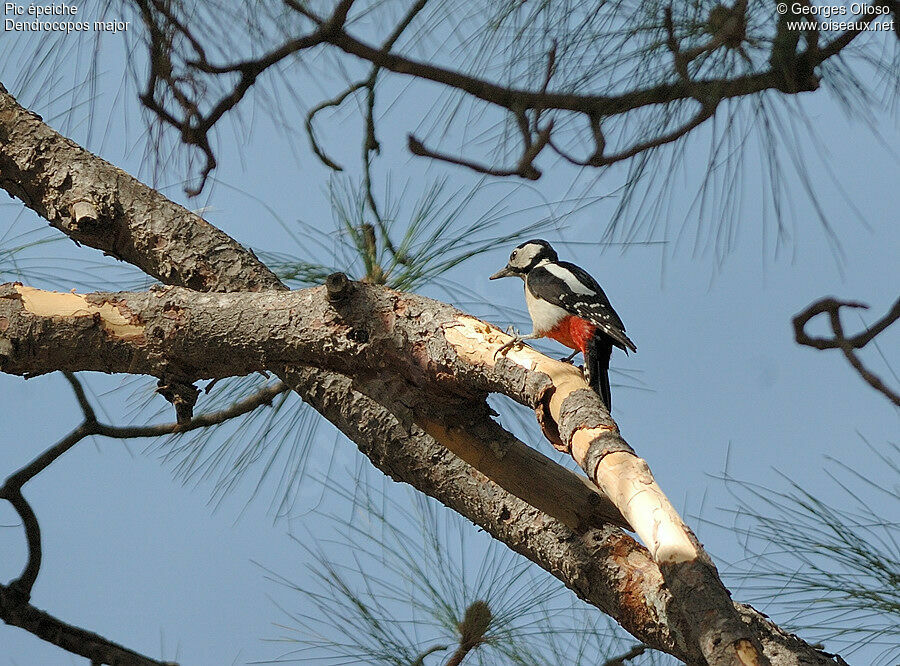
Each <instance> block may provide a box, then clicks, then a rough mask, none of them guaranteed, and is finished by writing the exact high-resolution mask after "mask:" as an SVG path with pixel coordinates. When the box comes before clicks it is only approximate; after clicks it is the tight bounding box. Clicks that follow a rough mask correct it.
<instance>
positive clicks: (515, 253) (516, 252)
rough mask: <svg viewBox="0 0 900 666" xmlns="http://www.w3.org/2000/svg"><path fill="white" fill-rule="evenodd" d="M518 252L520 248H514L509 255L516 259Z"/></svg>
mask: <svg viewBox="0 0 900 666" xmlns="http://www.w3.org/2000/svg"><path fill="white" fill-rule="evenodd" d="M517 254H519V251H518V250H513V252H512V254H511V255H509V258H510V259H515V258H516V255H517Z"/></svg>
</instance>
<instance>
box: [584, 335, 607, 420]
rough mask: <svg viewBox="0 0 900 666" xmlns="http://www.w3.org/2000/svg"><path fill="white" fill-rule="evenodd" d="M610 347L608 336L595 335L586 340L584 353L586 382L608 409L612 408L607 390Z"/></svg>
mask: <svg viewBox="0 0 900 666" xmlns="http://www.w3.org/2000/svg"><path fill="white" fill-rule="evenodd" d="M612 348H613V346H612V342H611V341H610V339H609V338H608V337H606V336H601V335H595V336H593V337H592V338H591V339H590V340H588V343H587V349H586V350H585V351H586V353H585V355H584V367H585V369H586V370H587V375H588V384H590V386H591V388H592V389H594V390H595V391H596V392H597V393H599V394H600V397H601V398H603V403H604V404H605V405H606V409H608V410H612V397H611V395H610V391H609V359H610V357H611V356H612Z"/></svg>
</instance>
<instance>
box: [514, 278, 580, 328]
mask: <svg viewBox="0 0 900 666" xmlns="http://www.w3.org/2000/svg"><path fill="white" fill-rule="evenodd" d="M525 304H526V305H527V306H528V314H529V315H531V323H532V325H533V326H534V334H535V335H544V334H545V333H547V331H549V330H550V329H552V328H553V327H554V326H556V325H557V324H558V323H559V322H560V321H562V320H563V319H564V318H565V317H567V316H568V315H569V313H568V312H566V311H565V310H563V309H562V308H561V307H559V306H558V305H553V303H549V302H547V301H545V300H542V299H540V298H535V297H534V296H532V295H531V292H530V291H528V287H526V288H525Z"/></svg>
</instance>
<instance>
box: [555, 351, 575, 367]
mask: <svg viewBox="0 0 900 666" xmlns="http://www.w3.org/2000/svg"><path fill="white" fill-rule="evenodd" d="M578 353H579V352H578V350H577V349H576V350H575V351H573V352H572V353H571V354H569V355H568V356H566V357H565V358H561V359H559V360H560V361H562V362H563V363H572V361H573V360H574V359H575V357H576V356H577V355H578ZM572 364H573V365H574V363H572Z"/></svg>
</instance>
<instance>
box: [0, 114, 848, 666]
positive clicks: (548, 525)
mask: <svg viewBox="0 0 900 666" xmlns="http://www.w3.org/2000/svg"><path fill="white" fill-rule="evenodd" d="M9 101H10V100H9V99H6V98H0V103H3V102H6V103H8V102H9ZM12 103H13V104H14V100H13V101H12ZM3 120H4V115H3V112H2V107H0V131H3V130H2V125H3ZM22 140H23V141H25V142H27V141H28V137H22ZM65 143H66V145H65V146H64V147H63V146H60V147H59V148H58V150H59V151H60V152H61V153H62V152H65V151H66V150H69V151H75V152H77V151H79V150H80V149H78V148H77V147H76V146H73V145H72V144H71V143H68V142H65ZM54 166H55V167H56V168H63V169H64V168H65V162H57V163H55V164H54ZM32 168H33V169H34V171H33V172H32V173H29V176H30V177H31V178H33V179H38V180H39V179H40V178H41V177H42V173H43V172H42V165H41V164H32ZM20 175H21V176H22V177H24V176H23V175H22V174H20ZM78 176H79V174H77V173H75V174H73V180H75V181H78V180H79V177H78ZM44 185H45V187H44V189H43V190H42V191H41V195H42V196H45V197H47V198H48V200H53V199H54V197H56V200H58V199H59V198H60V197H64V196H66V195H67V190H66V188H65V187H62V188H56V187H48V186H47V181H44ZM73 185H88V186H92V183H90V181H89V180H88V182H87V183H79V182H75V183H73ZM123 194H126V193H119V195H120V196H122V195H123ZM142 196H145V197H146V196H148V193H147V192H145V193H142ZM123 198H125V199H126V201H124V202H123V203H125V204H127V203H128V202H127V196H124V197H123ZM157 205H158V206H159V207H160V208H162V209H163V211H161V212H162V213H163V214H164V215H165V216H166V217H167V218H168V219H169V224H170V225H171V227H170V234H171V237H177V238H183V237H184V236H187V237H188V238H190V236H191V232H192V227H193V226H194V225H196V224H197V223H198V222H197V220H199V218H193V217H187V218H185V217H183V216H180V215H178V214H173V213H172V212H171V211H172V210H173V209H174V210H181V209H178V208H177V207H174V205H172V204H170V203H169V204H167V203H166V201H165V199H164V198H162V197H159V200H158V201H157ZM111 222H112V225H111V228H110V230H109V233H108V234H107V240H108V241H110V242H111V241H113V240H114V239H115V238H116V227H115V225H123V226H125V227H126V228H129V231H130V232H131V233H134V234H137V235H141V234H142V233H145V230H143V229H142V228H141V227H142V225H146V224H147V223H148V220H147V219H146V218H142V219H129V218H128V217H125V218H123V219H117V218H113V219H112V220H111ZM200 222H202V221H200ZM202 224H204V225H205V224H206V223H205V222H202ZM158 240H159V242H162V243H165V242H169V243H172V242H173V241H172V240H171V238H170V239H165V238H159V239H158ZM191 240H192V241H193V242H192V244H190V245H189V247H190V250H191V252H192V253H194V255H195V256H197V257H202V254H203V252H204V251H205V250H206V249H209V248H205V247H204V243H205V242H208V241H209V240H210V237H209V236H199V237H196V238H191ZM229 240H230V239H229ZM181 242H184V241H181ZM232 243H233V241H232ZM175 244H176V245H177V243H175ZM235 245H236V244H235ZM142 247H143V248H144V249H145V252H146V254H145V255H144V256H142V257H140V258H139V261H141V262H142V263H143V264H145V265H148V266H149V267H150V268H151V271H157V272H158V270H159V269H158V267H157V264H158V262H160V261H162V260H163V259H164V257H162V256H161V255H160V254H158V253H155V252H153V251H152V249H151V248H147V247H146V246H142ZM174 249H175V250H177V251H183V250H184V248H180V247H177V248H174ZM183 256H184V255H183ZM247 258H250V259H251V263H252V260H255V257H252V255H250V254H249V253H248V254H247V255H246V256H245V257H244V259H247ZM184 261H185V262H186V263H187V264H189V265H188V266H184V267H182V271H187V270H189V269H190V268H191V266H190V264H191V261H192V257H191V256H185V257H184ZM216 268H217V269H218V270H217V271H214V272H213V273H212V274H210V275H209V276H208V277H209V279H208V281H207V282H206V284H205V286H204V288H206V289H216V290H220V291H224V290H229V289H241V288H246V285H247V284H249V283H244V276H243V275H242V271H241V270H233V267H229V266H226V265H224V264H217V265H216ZM259 270H261V268H260V267H253V270H252V271H250V274H251V275H258V274H259ZM183 274H185V273H184V272H182V273H175V272H170V273H169V278H170V279H171V281H172V282H173V283H176V284H177V283H178V280H179V276H180V275H183ZM278 286H280V285H278V284H277V281H276V287H275V288H277V287H278ZM257 288H258V287H257ZM361 293H363V294H365V293H369V292H368V291H363V292H361ZM268 296H269V295H266V297H268ZM401 296H405V295H401ZM415 298H418V297H415ZM7 300H8V299H7ZM401 314H402V313H398V312H393V313H392V314H391V317H389V321H392V320H393V319H395V318H397V317H398V316H399V315H401ZM401 318H402V317H401ZM101 319H102V316H101ZM113 320H115V317H113ZM373 323H374V324H375V326H374V327H373V326H371V324H373ZM382 323H386V322H382ZM369 324H370V326H369V327H370V328H375V329H378V322H369ZM129 325H131V324H130V323H129ZM135 325H136V324H135ZM344 325H346V322H345V324H344ZM116 326H118V324H117V323H116V322H115V321H113V328H114V329H115V327H116ZM357 328H359V327H358V326H357ZM454 328H462V329H465V325H463V326H462V327H454ZM124 330H125V331H126V332H127V330H128V329H124ZM448 330H449V329H446V330H445V331H444V335H445V336H446V334H447V332H448ZM460 334H461V335H463V336H464V337H465V330H463V331H461V332H460ZM478 335H481V336H487V337H492V338H495V340H494V342H492V343H489V344H484V341H483V340H482V341H480V342H477V344H476V346H479V345H480V348H481V351H482V352H483V353H487V354H488V355H489V354H491V353H492V352H493V350H494V349H496V348H497V347H498V346H499V345H500V344H501V342H502V341H505V340H506V339H507V338H506V336H503V335H502V334H500V333H499V332H492V331H491V329H489V330H488V331H487V332H485V331H482V332H480V333H478ZM337 342H338V344H342V343H341V341H337ZM119 343H121V339H117V340H116V341H115V342H113V343H111V344H113V345H115V344H119ZM426 349H427V345H426ZM421 352H422V350H418V351H416V353H415V354H413V358H412V359H410V360H409V361H408V362H407V363H406V364H405V365H404V366H402V367H405V368H406V369H407V370H409V369H410V368H411V369H413V370H414V371H416V372H422V366H421V364H420V362H421V360H422V353H421ZM529 353H533V352H529V351H528V350H521V351H520V352H515V353H514V354H529ZM514 354H511V355H510V356H513V355H514ZM426 356H427V354H426ZM535 356H536V357H540V355H535ZM540 358H543V357H540ZM548 361H549V360H548ZM500 363H501V364H510V363H512V364H513V365H517V363H516V362H514V361H510V360H506V359H501V361H500ZM470 365H471V363H470ZM425 366H426V367H425V369H428V364H427V363H426V364H425ZM416 368H419V370H416ZM433 370H434V368H430V371H433ZM513 370H514V368H509V367H505V368H502V369H501V370H500V371H497V370H494V369H490V368H485V367H478V368H476V367H470V368H469V371H470V372H471V373H472V375H473V377H481V378H482V379H484V378H491V379H490V381H488V382H487V384H491V383H492V382H494V381H499V380H497V377H501V379H502V377H507V378H511V377H514V376H516V372H518V371H515V372H514V371H513ZM570 370H571V368H570ZM561 372H562V371H561ZM464 374H465V373H464ZM538 374H543V373H536V372H532V373H531V375H532V376H536V375H538ZM282 375H283V378H284V379H285V380H286V381H287V382H288V384H289V385H290V386H292V387H293V388H294V389H295V390H297V392H298V393H300V395H302V396H303V397H304V399H305V400H307V401H308V402H310V403H311V404H313V406H315V407H316V409H318V410H319V411H320V412H321V413H323V414H324V415H326V416H327V418H328V419H329V420H330V421H332V423H335V424H336V425H337V426H338V427H339V428H340V429H341V430H342V431H343V432H344V433H345V434H347V435H348V436H349V437H350V438H351V439H353V440H354V441H355V442H356V443H357V444H358V445H359V446H360V448H361V449H362V450H363V452H364V453H366V455H367V456H369V458H370V459H371V460H372V461H373V463H374V464H375V465H376V466H378V467H379V468H380V469H382V470H383V471H385V472H386V473H388V474H389V475H391V476H393V477H394V478H397V479H398V480H403V481H407V482H409V483H412V484H413V485H415V486H416V487H417V488H419V489H420V490H422V491H423V492H427V493H428V494H430V495H432V496H433V497H436V498H437V499H439V500H440V501H442V502H444V503H445V504H447V505H448V506H451V507H452V508H454V509H456V510H457V511H459V512H460V513H462V514H464V515H466V516H467V517H469V518H470V519H471V520H473V521H474V522H475V523H477V524H479V525H481V526H482V527H484V529H486V530H487V531H488V532H489V533H491V534H492V535H494V536H495V537H496V538H498V539H500V540H502V541H504V542H505V543H507V544H508V545H509V546H510V547H511V548H513V549H515V550H517V551H518V552H521V553H522V554H523V555H525V556H526V557H529V558H530V559H532V560H533V561H535V562H536V563H538V564H539V565H540V566H542V567H543V568H545V569H547V570H548V571H550V572H551V573H553V574H554V575H556V576H557V577H559V578H560V579H561V580H563V581H564V582H565V583H566V584H567V585H568V586H569V587H571V588H572V589H573V590H575V591H576V592H577V593H578V594H579V595H580V596H581V597H582V598H585V599H587V600H589V601H590V602H591V603H593V604H595V605H597V606H598V607H600V608H601V609H603V610H604V611H606V612H608V613H609V614H610V615H612V616H613V617H615V618H616V619H617V620H619V622H620V623H621V624H622V625H623V626H625V627H626V628H627V629H628V630H629V631H632V633H634V635H635V636H637V637H638V638H639V639H640V640H642V641H643V642H645V643H647V644H648V645H651V646H653V647H655V648H657V647H658V648H659V649H663V650H665V651H668V652H670V653H671V654H674V655H676V656H678V657H680V658H682V659H683V660H685V661H689V662H692V663H693V662H697V663H700V660H701V656H700V652H699V650H698V648H697V646H696V643H694V642H693V641H692V640H689V639H687V638H686V637H685V635H684V634H683V631H682V624H681V623H682V621H681V620H679V619H678V618H679V617H682V615H681V611H679V612H676V613H672V612H671V611H672V608H671V597H670V596H669V592H668V591H667V588H666V586H665V585H664V584H663V581H662V577H661V576H660V574H659V569H658V568H657V566H656V565H655V564H654V563H653V561H652V560H651V559H650V558H649V557H647V555H646V552H647V551H646V550H644V549H642V548H641V547H640V546H638V545H637V544H636V543H635V542H634V541H633V540H632V539H630V538H629V537H627V536H626V535H624V534H623V533H622V532H621V531H619V530H617V529H615V528H612V527H606V528H603V529H600V530H589V531H587V532H585V533H583V534H580V535H579V534H575V533H573V532H572V531H571V530H569V529H568V528H566V527H565V526H564V525H563V524H562V523H560V522H559V521H557V520H554V519H552V518H550V517H549V516H547V515H546V514H543V513H541V512H540V511H537V510H536V509H534V508H531V507H529V506H528V505H527V504H525V503H524V502H521V500H519V499H518V498H515V497H514V496H512V495H510V494H509V493H507V492H505V491H503V490H501V489H500V488H499V487H497V486H496V484H494V483H493V482H491V481H489V480H487V479H486V478H485V477H481V476H479V475H478V473H477V472H474V471H473V470H472V468H471V467H470V466H469V465H467V464H466V463H464V462H463V461H462V460H460V459H459V458H458V457H456V456H455V455H453V454H452V453H450V452H449V451H448V450H447V449H446V448H445V447H444V446H442V445H441V444H439V443H438V442H436V441H435V440H434V439H433V438H432V437H430V436H428V434H427V433H425V432H424V431H422V430H421V427H420V426H418V425H417V424H416V422H415V421H412V420H410V418H409V412H410V410H409V408H408V407H407V406H406V405H408V404H415V403H416V400H415V398H416V396H417V395H418V396H419V400H421V396H422V391H421V388H419V387H415V386H412V385H410V384H409V382H407V381H406V379H405V378H404V377H403V376H402V373H401V374H400V376H399V377H397V378H395V380H394V381H395V383H397V386H396V387H395V391H394V393H393V394H392V393H390V392H388V391H385V386H384V382H383V381H382V382H381V383H379V382H378V378H379V377H380V376H381V375H380V374H375V375H374V376H373V377H372V378H369V379H366V378H363V377H360V378H359V379H358V380H357V381H356V382H354V383H351V380H350V379H349V378H348V377H346V376H343V375H341V374H339V373H334V372H326V371H322V370H316V369H312V368H303V367H293V368H288V369H286V370H285V371H284V372H283V373H282ZM433 376H435V377H436V376H437V375H436V374H435V375H433ZM473 377H468V379H467V377H465V376H463V377H461V378H460V379H459V380H456V379H454V378H453V377H451V378H449V379H448V378H447V377H442V378H441V380H440V381H438V382H437V385H438V386H439V387H441V388H442V390H444V391H448V394H449V390H448V386H449V387H458V383H459V382H460V381H462V382H465V381H468V380H472V381H474V379H473ZM525 378H526V375H525V374H523V375H521V376H519V380H520V381H524V379H525ZM371 381H375V385H374V387H372V388H371V389H370V390H367V386H368V382H371ZM579 381H580V382H581V383H580V386H583V385H584V384H583V380H581V379H580V378H579ZM513 383H515V382H513ZM550 383H551V384H552V380H551V382H550ZM502 384H503V383H502V381H501V382H500V386H501V387H502ZM541 386H544V387H547V386H548V384H547V382H546V381H544V380H541V381H540V382H539V383H538V386H537V387H526V386H518V387H511V386H507V387H506V389H507V390H509V391H510V392H512V393H516V394H518V395H521V396H523V397H524V399H528V400H532V399H533V398H534V397H535V395H534V394H535V391H536V388H540V387H541ZM572 386H573V387H574V386H575V383H574V382H573V383H572ZM361 389H362V390H363V391H367V393H368V394H367V393H362V392H360V390H361ZM483 390H498V389H495V388H492V387H491V386H485V388H484V389H483ZM504 392H506V390H504ZM570 392H571V391H570ZM559 395H560V396H563V397H565V395H566V394H565V392H560V393H559ZM371 396H377V398H378V399H377V400H373V399H372V397H371ZM392 396H394V397H392ZM395 396H400V397H401V398H402V399H395ZM528 396H532V398H528ZM543 397H545V398H546V397H548V396H546V395H544V396H543ZM410 399H411V400H410ZM538 402H540V401H538ZM576 403H577V401H576ZM573 404H575V403H571V402H569V403H564V404H563V405H562V406H563V407H564V408H565V407H566V405H568V406H569V407H571V406H572V405H573ZM575 406H576V407H577V404H575ZM575 411H576V412H577V411H578V410H575ZM557 412H558V410H557ZM550 413H551V416H552V415H553V414H554V403H553V399H552V397H551V398H550ZM592 413H595V412H593V411H592V410H588V412H587V414H588V415H590V414H592ZM404 415H406V416H404ZM569 421H571V422H572V423H574V422H576V421H578V419H577V418H574V420H573V417H572V415H568V416H567V417H566V418H564V419H563V422H564V423H568V422H569ZM598 430H599V432H600V433H602V432H609V430H604V429H603V428H599V429H598V428H587V429H585V428H582V429H580V430H574V429H571V428H570V429H568V430H567V429H566V428H565V427H563V428H561V430H560V432H561V433H562V435H561V441H562V440H565V442H568V443H569V444H571V445H573V450H575V451H581V450H584V451H587V452H590V451H594V452H595V453H602V451H601V450H600V448H601V447H597V446H593V444H594V440H596V439H598V437H597V436H595V435H596V434H597V431H598ZM579 433H580V434H579ZM592 433H594V434H592ZM601 439H602V438H601ZM626 446H627V445H626ZM598 457H599V456H597V455H593V456H587V455H585V458H584V459H585V461H590V464H589V465H587V466H588V467H589V468H590V467H592V466H593V463H594V462H598V465H597V466H596V467H597V469H599V468H600V466H601V465H600V464H599V461H598V460H597V458H598ZM610 457H612V455H611V454H609V455H604V456H602V458H610ZM473 474H474V475H475V477H474V478H476V479H480V480H481V481H480V482H479V483H473ZM641 553H644V554H643V555H642V554H641ZM657 555H659V549H657ZM733 609H734V610H735V611H737V612H738V613H739V614H740V615H741V616H742V617H743V619H744V621H745V622H746V624H747V626H748V627H750V629H751V631H752V633H753V634H754V635H756V636H758V637H759V638H760V640H761V642H762V643H763V645H764V649H765V651H766V654H768V655H771V656H772V657H773V659H775V661H774V662H773V663H778V664H781V663H784V664H787V663H792V664H804V665H805V664H810V665H812V664H822V663H836V662H834V661H833V660H831V661H829V660H828V658H826V657H825V656H823V654H822V653H820V652H818V651H816V650H814V649H813V648H811V647H810V646H808V645H806V644H805V643H803V642H802V641H800V640H799V639H796V638H795V637H791V636H790V635H788V634H786V633H784V632H782V631H781V630H779V629H778V628H777V627H776V626H774V625H772V624H771V623H770V622H768V621H767V620H765V619H764V618H763V617H761V616H760V615H759V614H757V613H756V612H755V611H753V610H752V609H749V608H746V607H742V606H740V605H735V606H733ZM692 619H693V618H692ZM728 640H730V639H727V638H726V642H728Z"/></svg>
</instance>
